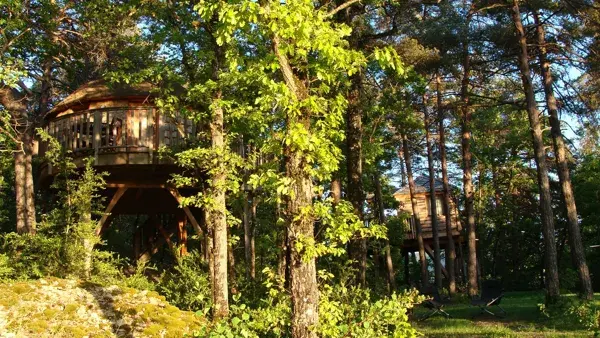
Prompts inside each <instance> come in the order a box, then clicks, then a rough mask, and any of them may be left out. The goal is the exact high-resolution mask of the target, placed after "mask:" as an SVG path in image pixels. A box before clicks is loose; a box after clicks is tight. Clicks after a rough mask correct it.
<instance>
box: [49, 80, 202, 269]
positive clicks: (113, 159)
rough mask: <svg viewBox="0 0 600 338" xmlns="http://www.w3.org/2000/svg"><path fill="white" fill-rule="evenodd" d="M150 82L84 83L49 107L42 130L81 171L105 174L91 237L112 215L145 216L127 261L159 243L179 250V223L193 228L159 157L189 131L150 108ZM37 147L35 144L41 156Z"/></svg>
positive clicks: (191, 214)
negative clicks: (88, 164) (87, 166)
mask: <svg viewBox="0 0 600 338" xmlns="http://www.w3.org/2000/svg"><path fill="white" fill-rule="evenodd" d="M151 90H152V85H150V84H140V85H136V86H123V85H121V86H119V85H111V86H109V85H107V84H106V83H104V82H102V81H94V82H90V83H88V84H87V85H84V86H82V87H81V88H79V89H78V90H76V91H75V92H74V93H72V94H71V95H69V96H68V97H67V98H65V99H64V100H63V101H62V102H60V103H59V104H57V105H56V106H55V107H54V108H53V109H52V110H51V111H50V112H48V114H47V115H46V116H45V122H46V123H45V125H46V130H47V132H48V133H49V134H50V135H51V136H52V137H54V138H55V139H56V140H58V142H59V143H60V144H61V146H62V147H63V148H64V149H65V150H67V151H70V152H71V153H72V156H73V159H74V162H75V164H76V165H77V166H78V167H83V166H84V163H85V159H86V158H90V157H91V158H93V165H94V168H95V169H96V170H97V171H98V172H107V173H108V174H109V175H108V176H107V177H106V183H107V184H106V190H105V191H104V192H103V194H104V196H106V202H107V204H106V209H105V210H104V214H103V215H102V217H101V218H100V219H99V220H98V225H97V229H96V233H97V234H98V235H102V234H103V233H104V232H105V230H106V229H107V228H108V227H109V226H110V224H111V221H112V220H113V218H114V217H115V216H116V215H145V217H144V218H145V221H144V222H143V223H142V224H138V225H137V226H136V229H135V233H134V238H133V255H134V258H135V259H140V258H142V259H148V258H149V257H150V256H151V255H152V254H154V253H156V252H157V251H158V250H159V248H160V247H161V246H163V245H164V244H167V245H169V246H170V247H173V246H174V245H175V242H176V243H177V244H178V245H181V246H182V249H181V250H182V252H185V247H186V243H187V231H186V224H187V223H188V222H189V223H190V224H191V225H192V226H193V227H194V229H196V231H199V230H200V225H199V224H198V221H197V219H201V217H200V214H199V212H200V210H192V208H188V207H183V208H182V207H181V206H180V204H179V202H180V201H181V196H182V193H183V194H187V193H190V191H179V190H178V189H176V188H174V187H172V186H170V185H169V184H168V180H169V179H170V178H171V175H172V174H173V173H176V172H178V167H177V166H176V165H175V164H173V163H171V162H169V161H168V160H166V159H162V158H161V157H160V156H159V154H158V150H159V149H160V148H161V147H171V146H176V145H178V144H180V143H181V142H183V140H184V136H185V135H194V134H195V131H196V130H195V129H196V126H195V125H194V124H193V123H192V121H190V120H187V119H184V118H182V117H181V116H175V117H173V116H167V115H165V114H161V113H160V111H159V110H158V109H157V108H156V107H155V105H154V97H153V95H152V92H151ZM44 148H45V147H44V145H41V149H42V151H43V149H44ZM42 170H43V174H42V179H43V180H46V181H48V180H51V179H52V177H54V176H55V175H56V173H57V172H56V168H53V167H52V166H51V165H46V167H43V169H42Z"/></svg>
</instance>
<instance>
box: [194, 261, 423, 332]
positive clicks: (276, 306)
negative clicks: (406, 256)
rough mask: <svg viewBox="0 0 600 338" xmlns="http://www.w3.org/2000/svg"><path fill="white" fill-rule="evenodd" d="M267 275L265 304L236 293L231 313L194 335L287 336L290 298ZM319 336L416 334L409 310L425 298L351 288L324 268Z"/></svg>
mask: <svg viewBox="0 0 600 338" xmlns="http://www.w3.org/2000/svg"><path fill="white" fill-rule="evenodd" d="M263 273H265V275H266V276H267V280H266V281H265V285H266V286H267V287H268V290H269V291H268V294H267V297H265V298H264V299H263V304H262V305H260V306H258V307H256V308H250V307H248V306H247V305H245V304H239V303H238V301H239V299H240V296H239V295H237V296H234V297H233V300H234V301H233V303H232V305H231V308H230V317H229V318H228V319H225V320H222V321H218V322H216V323H214V322H213V323H207V325H206V326H205V327H203V328H202V329H201V330H200V331H198V332H196V333H195V336H196V337H289V336H290V322H291V300H290V296H289V294H288V293H287V291H286V290H285V288H284V286H283V281H282V280H280V279H278V278H277V276H276V274H275V273H274V272H272V271H271V270H270V269H268V268H267V269H265V270H264V271H263ZM319 275H320V280H321V284H320V300H319V324H318V326H317V327H316V328H315V330H316V331H317V334H318V336H319V337H331V338H333V337H336V338H337V337H360V338H370V337H416V336H417V331H416V330H415V329H414V328H413V327H411V325H410V323H409V322H408V310H409V309H410V308H412V307H413V306H414V304H417V303H419V302H421V301H422V300H423V298H422V296H419V295H418V293H417V292H416V291H415V290H412V291H406V292H403V293H400V294H393V295H392V296H390V297H384V298H381V299H374V297H372V295H371V293H370V291H369V290H367V289H363V288H358V287H349V286H348V283H347V282H346V281H345V280H344V281H341V282H335V283H332V282H331V281H332V280H333V276H332V275H331V274H329V273H325V272H320V274H319Z"/></svg>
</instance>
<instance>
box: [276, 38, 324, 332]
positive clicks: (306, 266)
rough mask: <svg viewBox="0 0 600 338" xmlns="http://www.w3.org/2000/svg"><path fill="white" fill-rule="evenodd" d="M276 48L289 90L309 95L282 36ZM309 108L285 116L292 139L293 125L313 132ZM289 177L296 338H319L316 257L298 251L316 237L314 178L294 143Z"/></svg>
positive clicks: (286, 152)
mask: <svg viewBox="0 0 600 338" xmlns="http://www.w3.org/2000/svg"><path fill="white" fill-rule="evenodd" d="M271 41H272V43H273V51H274V53H275V56H276V57H277V61H278V63H279V68H280V70H281V73H282V75H283V78H284V81H285V84H286V86H287V88H288V89H289V91H290V93H292V95H293V96H294V98H295V99H296V100H298V101H302V100H305V99H307V98H308V90H307V88H306V87H305V82H303V81H302V80H301V79H300V78H298V76H297V75H296V74H295V73H294V70H293V68H292V66H291V65H290V63H289V60H288V59H287V55H285V54H284V53H283V52H282V51H281V50H280V48H279V37H278V36H277V35H274V36H273V37H272V38H271ZM310 115H311V114H310V111H307V108H304V109H302V110H301V111H300V113H299V114H297V115H296V114H293V115H292V114H290V115H288V116H287V117H286V125H287V131H286V133H287V135H286V137H288V138H290V132H291V131H292V126H296V128H297V127H298V126H302V128H303V129H304V131H306V133H308V134H310V131H311V128H310V127H311V116H310ZM284 157H285V170H286V177H287V178H288V179H290V183H289V194H288V195H287V197H286V202H287V205H286V209H285V217H286V224H287V228H288V245H289V247H288V250H289V252H290V260H289V262H288V264H289V268H290V293H291V298H292V323H291V331H292V337H293V338H313V337H314V338H316V337H317V334H316V331H315V326H316V325H317V324H318V322H319V312H318V309H319V308H318V304H319V290H318V288H317V265H316V261H315V259H308V260H306V259H303V254H304V252H303V251H300V250H298V245H297V244H298V243H299V242H300V241H302V242H306V241H307V240H309V241H310V240H314V236H315V235H314V219H313V218H312V216H311V215H310V214H308V213H306V212H304V210H306V209H307V208H309V207H311V206H312V194H313V192H312V188H313V185H312V177H311V175H310V173H309V172H308V170H307V168H309V167H310V165H309V164H308V163H307V162H306V158H305V156H304V154H303V152H302V151H301V150H298V149H297V148H296V147H295V146H294V145H293V144H286V146H285V148H284Z"/></svg>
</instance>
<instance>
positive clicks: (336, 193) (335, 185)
mask: <svg viewBox="0 0 600 338" xmlns="http://www.w3.org/2000/svg"><path fill="white" fill-rule="evenodd" d="M331 196H332V197H333V203H334V204H338V203H340V201H341V200H342V182H341V181H340V179H339V177H338V176H337V172H336V173H334V174H333V179H332V180H331Z"/></svg>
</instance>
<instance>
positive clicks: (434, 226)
mask: <svg viewBox="0 0 600 338" xmlns="http://www.w3.org/2000/svg"><path fill="white" fill-rule="evenodd" d="M423 103H424V104H425V102H423ZM423 108H424V109H425V111H424V112H423V114H424V118H425V143H426V145H427V164H428V169H429V199H430V201H429V203H430V206H431V207H430V210H431V230H432V235H433V263H434V276H435V286H436V287H437V288H438V289H441V288H442V255H441V252H440V233H439V224H438V217H437V216H438V215H437V201H436V197H435V168H434V167H433V166H434V163H433V149H432V145H431V140H430V133H429V126H430V123H431V119H430V117H429V114H428V113H427V108H426V107H423Z"/></svg>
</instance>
